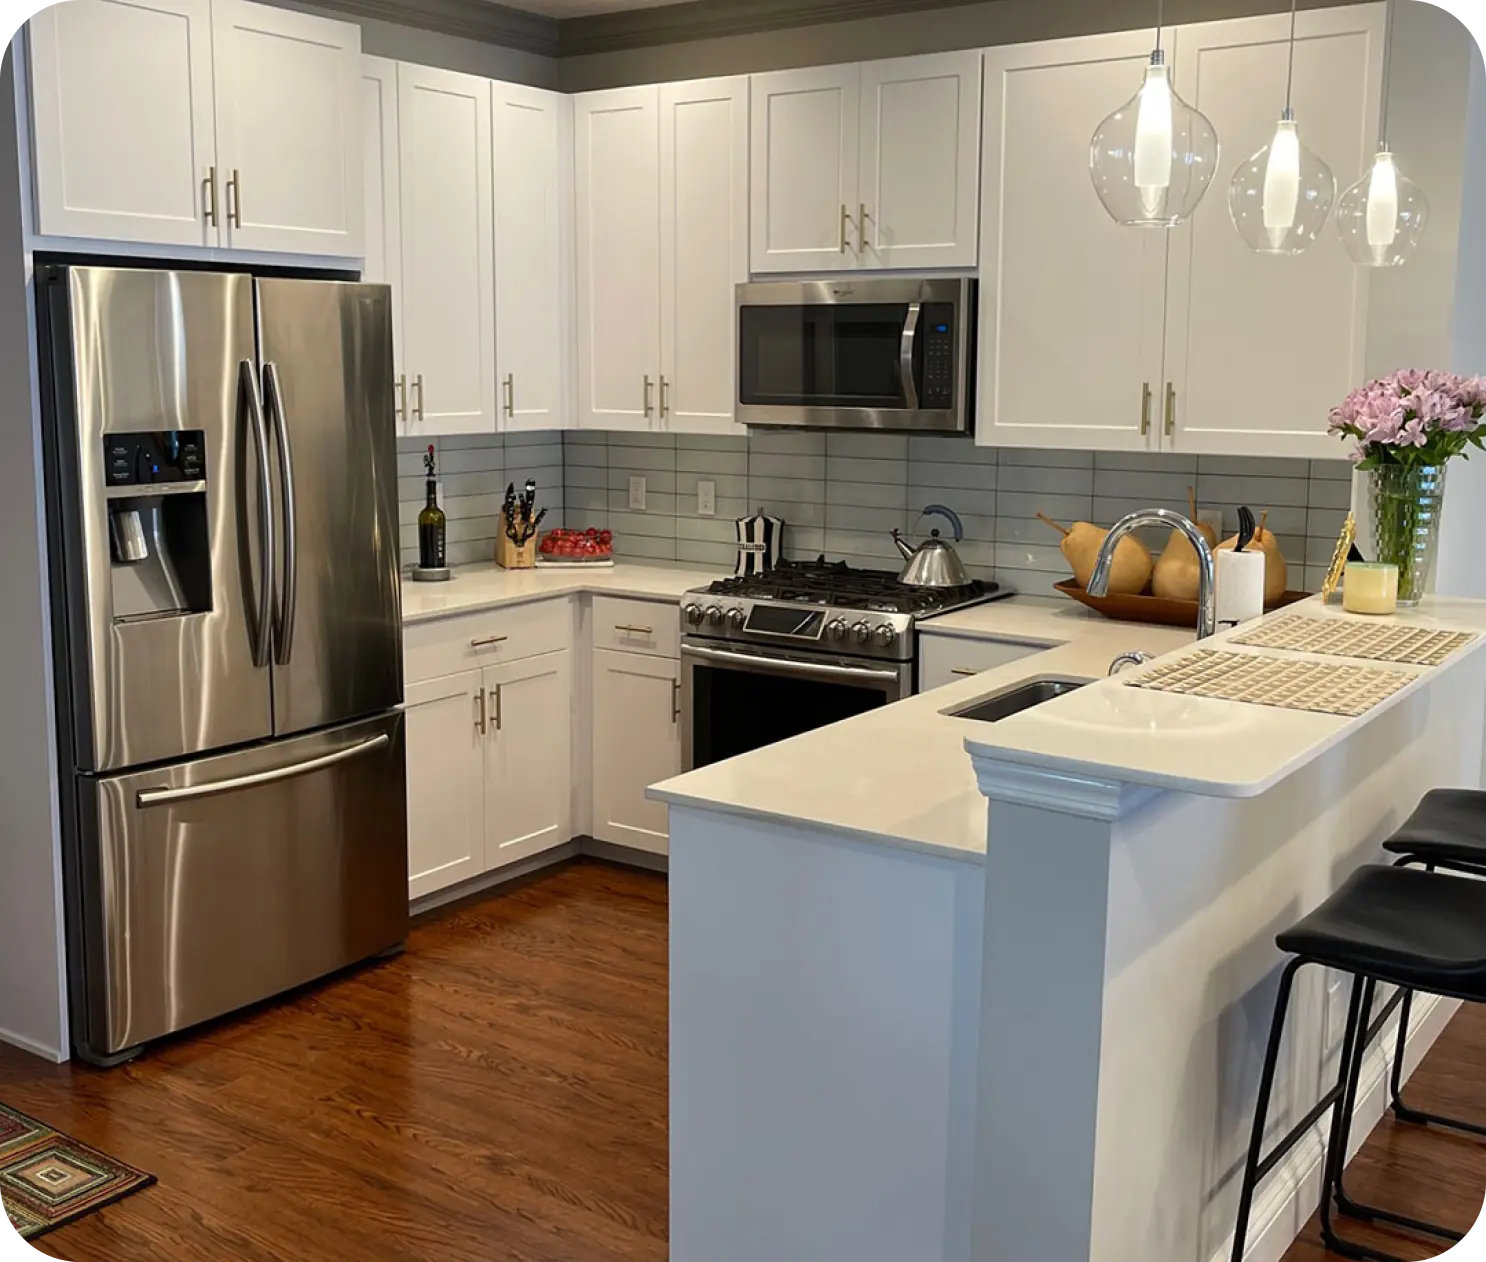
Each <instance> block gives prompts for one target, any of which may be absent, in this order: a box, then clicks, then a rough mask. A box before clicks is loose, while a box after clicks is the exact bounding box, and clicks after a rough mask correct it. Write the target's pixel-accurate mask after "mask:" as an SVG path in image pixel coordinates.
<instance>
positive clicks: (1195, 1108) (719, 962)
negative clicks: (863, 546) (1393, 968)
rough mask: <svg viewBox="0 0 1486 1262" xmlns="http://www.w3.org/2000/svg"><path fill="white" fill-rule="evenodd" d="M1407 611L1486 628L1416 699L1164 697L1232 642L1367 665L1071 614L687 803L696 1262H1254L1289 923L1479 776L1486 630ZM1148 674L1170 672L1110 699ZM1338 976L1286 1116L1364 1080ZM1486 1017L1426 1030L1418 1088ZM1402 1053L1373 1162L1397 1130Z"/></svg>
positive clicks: (1272, 1224) (1294, 1217)
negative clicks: (1238, 1229) (1034, 699)
mask: <svg viewBox="0 0 1486 1262" xmlns="http://www.w3.org/2000/svg"><path fill="white" fill-rule="evenodd" d="M1010 612H1011V611H1001V610H996V609H995V608H994V607H986V608H982V609H977V610H969V611H965V612H964V613H961V614H954V615H950V616H949V618H948V619H946V620H945V621H951V620H954V619H964V620H967V621H974V620H976V619H1004V618H1006V617H1007V616H1008V614H1009V613H1010ZM1287 613H1288V615H1290V616H1293V615H1295V614H1297V613H1298V614H1300V615H1302V616H1306V617H1312V618H1329V617H1339V616H1342V615H1340V614H1339V613H1336V612H1334V611H1333V610H1330V609H1327V608H1325V607H1323V606H1322V605H1321V603H1320V602H1319V600H1315V599H1313V600H1312V601H1310V602H1307V603H1305V604H1303V605H1301V606H1298V607H1296V608H1295V609H1292V610H1290V611H1287ZM1027 616H1028V617H1035V616H1039V615H1037V614H1036V613H1035V612H1032V611H1030V610H1029V612H1028V614H1027ZM1041 616H1055V615H1051V614H1045V615H1041ZM1283 616H1286V615H1285V614H1281V615H1271V619H1270V622H1269V623H1266V624H1264V625H1265V626H1266V627H1268V626H1269V625H1271V624H1272V623H1273V621H1274V619H1275V618H1276V617H1283ZM1389 623H1392V624H1417V625H1422V626H1438V627H1444V628H1449V629H1454V630H1459V631H1462V632H1465V633H1468V635H1470V636H1474V637H1476V638H1471V639H1469V640H1468V641H1466V642H1464V643H1463V644H1462V645H1461V646H1460V647H1459V648H1458V649H1457V650H1456V651H1455V652H1454V653H1453V654H1452V655H1451V656H1449V657H1448V658H1447V659H1446V660H1445V661H1444V662H1443V663H1442V664H1440V665H1438V666H1435V667H1432V668H1421V667H1412V666H1400V665H1382V666H1379V667H1378V668H1379V669H1382V670H1386V671H1397V672H1401V673H1403V675H1404V676H1405V677H1406V682H1405V683H1404V685H1403V687H1401V688H1399V689H1398V690H1397V691H1394V692H1392V694H1391V695H1389V696H1388V697H1387V698H1386V699H1385V700H1383V701H1382V702H1380V703H1378V704H1377V705H1375V706H1373V707H1372V708H1371V709H1369V710H1367V711H1366V712H1365V713H1363V714H1361V715H1360V716H1356V717H1346V716H1342V715H1331V714H1321V713H1309V712H1302V711H1297V710H1291V709H1282V708H1278V707H1273V706H1261V705H1255V704H1247V703H1240V702H1236V701H1222V700H1213V699H1207V698H1201V697H1195V696H1190V695H1172V694H1167V693H1159V692H1153V691H1149V690H1148V689H1146V688H1135V687H1132V686H1130V683H1131V680H1137V679H1144V678H1145V677H1146V676H1148V675H1149V674H1150V673H1151V672H1153V671H1157V670H1159V669H1161V668H1162V667H1163V666H1166V665H1169V664H1170V663H1171V662H1173V661H1177V660H1181V659H1183V658H1185V657H1186V656H1187V655H1188V654H1190V653H1194V652H1199V651H1205V650H1212V649H1217V650H1220V651H1228V650H1229V649H1230V647H1232V650H1233V651H1236V652H1242V653H1252V654H1257V655H1260V656H1269V657H1271V658H1275V657H1278V658H1280V659H1281V660H1287V661H1302V660H1316V661H1322V662H1326V663H1329V664H1331V665H1351V666H1356V665H1357V663H1355V662H1352V663H1347V662H1343V661H1342V660H1341V659H1338V658H1326V659H1321V658H1315V659H1311V658H1306V657H1303V656H1302V655H1299V654H1295V653H1292V652H1277V651H1275V650H1271V649H1259V648H1238V647H1234V646H1231V645H1230V641H1232V640H1233V639H1235V638H1247V636H1245V635H1244V632H1245V631H1248V632H1252V630H1253V628H1252V627H1249V628H1242V629H1240V631H1239V632H1238V633H1233V632H1229V633H1225V634H1224V635H1223V636H1220V637H1218V638H1216V639H1211V640H1207V641H1204V642H1203V644H1202V645H1201V646H1200V647H1199V648H1196V649H1193V648H1189V647H1183V646H1184V644H1185V642H1186V641H1189V640H1190V639H1191V636H1190V634H1186V633H1179V632H1173V631H1167V630H1163V629H1159V628H1149V627H1132V626H1119V625H1118V624H1099V623H1092V624H1090V623H1087V622H1084V621H1081V620H1080V621H1074V620H1073V619H1071V618H1069V619H1066V620H1065V622H1064V626H1065V628H1066V629H1067V630H1068V631H1069V632H1073V634H1067V635H1065V637H1063V638H1062V639H1061V641H1059V638H1058V637H1056V636H1047V637H1045V638H1046V640H1048V641H1052V642H1056V643H1058V647H1053V648H1050V649H1048V650H1047V651H1046V652H1043V653H1038V654H1035V655H1033V656H1030V657H1026V658H1023V659H1021V660H1019V661H1017V662H1014V663H1012V664H1010V665H1007V666H1003V667H1001V668H999V669H997V670H995V671H991V672H988V673H985V674H982V675H980V676H978V677H976V678H973V679H968V680H965V681H963V682H960V683H956V684H952V685H949V686H947V687H945V688H941V689H938V690H936V691H934V692H931V693H927V694H923V695H920V696H918V697H915V698H913V699H911V700H908V701H905V702H902V703H900V704H898V705H896V706H893V707H891V708H889V709H888V710H884V711H878V712H875V713H873V714H869V715H865V716H863V717H861V718H858V719H853V720H850V721H848V722H845V723H842V724H838V725H836V726H834V727H831V728H828V729H824V730H822V731H818V732H814V733H810V734H807V735H805V736H802V737H799V738H797V739H795V740H792V741H788V742H784V743H782V744H778V745H775V746H771V747H769V748H767V749H764V750H760V751H758V752H756V753H753V754H749V755H745V756H744V757H742V758H738V759H734V760H732V761H730V762H728V763H725V764H722V765H719V766H715V767H708V768H704V769H701V770H699V771H696V772H693V773H691V774H688V775H685V776H682V777H679V778H677V779H675V780H672V781H669V782H667V783H665V784H662V785H659V786H657V787H656V788H655V789H654V790H652V792H653V794H654V795H655V796H657V797H658V798H661V799H663V800H664V801H666V802H667V803H669V805H670V811H671V816H670V835H671V841H670V873H671V960H672V964H671V1113H670V1125H671V1171H672V1174H671V1178H672V1184H671V1232H672V1237H671V1238H672V1251H673V1256H674V1257H677V1258H678V1259H694V1258H707V1259H709V1260H711V1262H743V1260H744V1259H753V1258H757V1257H761V1256H767V1257H851V1258H853V1259H855V1260H858V1262H878V1260H881V1262H889V1260H890V1259H891V1260H893V1262H897V1260H900V1259H904V1258H914V1259H943V1260H945V1262H951V1260H953V1262H968V1259H970V1258H982V1257H991V1256H994V1257H996V1258H997V1259H1005V1260H1006V1262H1032V1260H1033V1259H1050V1258H1057V1259H1073V1258H1080V1259H1082V1258H1089V1259H1097V1260H1098V1262H1115V1260H1116V1259H1128V1258H1161V1259H1169V1258H1170V1259H1174V1258H1194V1259H1202V1260H1203V1262H1206V1260H1207V1259H1210V1258H1217V1257H1219V1256H1220V1255H1221V1254H1222V1252H1223V1250H1224V1248H1225V1245H1226V1242H1227V1240H1228V1237H1229V1233H1230V1231H1231V1228H1232V1222H1233V1210H1234V1205H1235V1202H1236V1197H1237V1170H1238V1168H1239V1165H1240V1162H1241V1160H1242V1155H1243V1151H1244V1146H1245V1143H1246V1139H1247V1131H1248V1125H1249V1121H1250V1117H1251V1109H1252V1103H1253V1097H1254V1091H1255V1086H1256V1083H1257V1078H1258V1073H1259V1065H1260V1059H1261V1054H1262V1046H1263V1039H1264V1035H1265V1031H1266V1029H1267V1023H1268V1019H1269V1015H1270V1010H1271V1006H1272V1003H1273V995H1274V986H1275V982H1276V979H1277V975H1278V969H1279V964H1280V957H1279V954H1278V952H1277V951H1276V949H1275V947H1274V935H1275V933H1276V932H1277V931H1278V930H1280V929H1283V928H1284V927H1286V926H1287V925H1289V924H1290V923H1291V922H1293V921H1295V920H1296V919H1298V918H1299V917H1300V916H1301V915H1302V914H1304V913H1305V912H1306V911H1308V910H1310V909H1311V908H1312V907H1314V906H1316V905H1317V904H1318V903H1319V902H1321V901H1322V900H1323V899H1324V898H1325V897H1326V896H1327V895H1328V894H1329V893H1330V892H1331V891H1332V890H1333V889H1335V888H1336V886H1337V885H1338V884H1340V882H1341V881H1342V880H1343V879H1344V878H1345V877H1346V875H1347V874H1348V873H1349V872H1350V871H1351V870H1352V869H1354V868H1355V867H1356V866H1358V865H1359V864H1361V863H1364V862H1367V861H1369V860H1371V859H1372V858H1373V856H1374V855H1375V853H1376V851H1377V847H1378V845H1379V843H1380V842H1381V841H1382V839H1383V838H1384V837H1386V836H1387V835H1388V833H1389V832H1391V831H1392V829H1393V828H1395V827H1396V826H1397V825H1398V824H1399V823H1400V822H1401V821H1402V819H1403V818H1404V817H1405V816H1406V815H1407V814H1408V813H1409V811H1411V810H1412V808H1413V807H1414V805H1415V804H1416V802H1417V800H1418V798H1419V797H1420V796H1421V795H1422V794H1423V792H1425V791H1426V790H1427V789H1429V788H1431V787H1434V786H1437V785H1467V786H1476V785H1479V784H1480V783H1481V781H1482V749H1483V718H1482V715H1483V713H1486V654H1482V653H1481V652H1480V649H1481V648H1482V647H1483V645H1486V639H1482V638H1479V637H1480V635H1481V633H1482V632H1486V604H1482V603H1479V602H1466V601H1451V600H1435V601H1429V602H1426V604H1425V605H1424V606H1423V607H1422V608H1421V609H1419V610H1417V611H1414V612H1412V613H1410V614H1406V615H1402V614H1401V615H1399V616H1398V617H1396V618H1394V619H1389V620H1386V621H1385V622H1384V623H1376V622H1375V623H1374V624H1373V625H1387V624H1389ZM1095 628H1097V630H1096V629H1095ZM1003 633H1005V632H1003ZM1028 638H1035V637H1033V636H1031V635H1029V636H1028ZM1129 649H1144V650H1146V651H1155V652H1168V656H1167V657H1165V658H1162V659H1160V661H1159V662H1157V663H1155V664H1153V665H1148V666H1145V667H1141V668H1139V669H1138V670H1135V671H1131V672H1129V673H1128V674H1126V675H1124V676H1122V677H1120V678H1118V679H1109V680H1104V679H1100V678H1099V677H1101V676H1103V675H1104V672H1105V670H1106V668H1107V667H1108V665H1109V663H1110V659H1111V658H1112V657H1113V656H1114V655H1115V654H1116V653H1119V652H1123V651H1126V650H1129ZM1171 650H1175V651H1174V652H1171ZM1369 665H1373V664H1372V663H1369ZM1047 677H1071V678H1085V679H1089V678H1093V679H1095V680H1096V682H1094V683H1092V684H1091V685H1090V686H1088V687H1084V688H1081V689H1078V690H1077V691H1074V692H1073V693H1071V694H1070V695H1067V696H1063V697H1059V698H1057V699H1055V700H1052V701H1048V702H1046V703H1045V704H1043V705H1041V706H1038V707H1037V708H1035V709H1030V710H1027V711H1024V712H1022V713H1020V714H1016V715H1014V716H1012V717H1010V718H1007V719H1004V720H1002V721H1000V722H996V723H994V724H989V723H982V722H975V721H971V720H968V719H964V718H958V717H954V716H953V715H952V714H950V713H948V712H950V711H954V710H957V709H961V708H964V707H965V706H966V705H968V704H970V703H973V702H974V701H976V700H977V699H979V698H983V697H986V696H989V695H992V694H997V693H1000V692H1002V691H1003V690H1005V689H1006V688H1008V687H1010V686H1012V685H1015V684H1017V683H1018V682H1020V681H1023V680H1026V679H1030V678H1047ZM987 800H988V801H989V808H988V809H987V805H986V802H987ZM1308 972H1309V973H1311V974H1313V975H1312V976H1310V977H1309V978H1307V984H1305V985H1302V986H1300V988H1299V989H1298V990H1297V994H1296V997H1295V998H1294V1000H1293V1005H1294V1006H1293V1009H1292V1012H1293V1014H1294V1015H1293V1016H1292V1021H1294V1023H1295V1031H1296V1034H1295V1037H1294V1039H1293V1042H1292V1044H1291V1047H1290V1050H1289V1052H1288V1053H1287V1057H1286V1060H1285V1062H1284V1063H1283V1064H1282V1070H1281V1074H1280V1078H1279V1085H1278V1087H1277V1093H1276V1101H1275V1104H1274V1106H1273V1110H1272V1114H1271V1116H1272V1118H1273V1119H1274V1122H1275V1125H1276V1127H1277V1128H1278V1127H1279V1125H1280V1123H1281V1122H1282V1121H1283V1122H1284V1123H1285V1124H1286V1125H1288V1124H1291V1123H1293V1121H1295V1120H1296V1119H1298V1118H1299V1117H1300V1116H1301V1115H1303V1114H1304V1112H1305V1111H1306V1110H1307V1109H1308V1108H1309V1106H1310V1105H1311V1104H1312V1103H1313V1102H1314V1101H1315V1100H1316V1099H1317V1098H1319V1096H1320V1095H1321V1094H1322V1093H1323V1091H1324V1087H1323V1086H1322V1083H1323V1080H1324V1078H1325V1076H1326V1075H1329V1074H1330V1073H1332V1072H1334V1070H1333V1068H1332V1066H1331V1065H1328V1063H1327V1059H1328V1055H1330V1056H1331V1057H1332V1061H1333V1063H1334V1053H1335V1047H1336V1044H1337V1043H1338V1042H1339V1039H1340V1032H1341V1022H1342V1018H1343V1013H1344V1010H1345V1001H1346V989H1345V986H1344V985H1342V984H1340V983H1338V982H1337V981H1336V979H1334V978H1326V977H1323V976H1322V975H1321V974H1320V971H1319V970H1308ZM1303 976H1305V975H1303ZM1452 1011H1453V1006H1452V1005H1450V1004H1447V1003H1442V1002H1441V1003H1430V1002H1428V1001H1426V1002H1425V1003H1423V1004H1422V1005H1421V1006H1420V1007H1418V1008H1417V1009H1416V1014H1415V1029H1414V1035H1413V1038H1412V1041H1411V1045H1410V1059H1409V1063H1410V1066H1412V1064H1414V1063H1416V1062H1417V1059H1418V1057H1419V1056H1420V1055H1422V1053H1423V1051H1424V1050H1426V1049H1427V1047H1428V1045H1429V1043H1430V1042H1431V1041H1432V1040H1433V1038H1434V1037H1435V1036H1436V1035H1437V1034H1438V1032H1439V1030H1440V1029H1441V1028H1442V1027H1443V1024H1444V1022H1445V1021H1446V1020H1447V1019H1448V1017H1449V1015H1450V1014H1451V1012H1452ZM1387 1045H1388V1041H1387V1039H1386V1038H1385V1039H1384V1040H1383V1042H1382V1044H1380V1045H1379V1046H1387ZM1371 1055H1372V1060H1371V1061H1370V1062H1369V1063H1368V1065H1367V1066H1366V1067H1365V1068H1364V1075H1363V1092H1364V1095H1363V1101H1362V1104H1361V1105H1360V1106H1359V1114H1360V1117H1361V1121H1362V1125H1360V1126H1359V1127H1358V1128H1357V1131H1356V1135H1355V1138H1356V1141H1357V1142H1360V1141H1361V1138H1362V1135H1363V1134H1364V1133H1365V1131H1366V1129H1368V1128H1369V1127H1370V1126H1371V1124H1372V1123H1373V1121H1375V1120H1376V1118H1377V1116H1378V1115H1379V1111H1380V1109H1381V1093H1380V1081H1381V1078H1382V1075H1383V1073H1384V1069H1385V1061H1384V1054H1383V1052H1382V1051H1380V1050H1378V1047H1375V1048H1374V1049H1373V1051H1372V1053H1371ZM1320 1146H1321V1137H1320V1131H1319V1129H1318V1131H1317V1132H1316V1134H1315V1135H1314V1136H1312V1137H1311V1138H1310V1139H1308V1141H1307V1142H1305V1143H1302V1144H1301V1145H1300V1146H1299V1147H1297V1149H1296V1150H1295V1151H1294V1152H1293V1153H1292V1154H1290V1157H1289V1159H1288V1161H1287V1163H1286V1165H1285V1166H1284V1167H1282V1168H1281V1170H1280V1171H1278V1172H1277V1174H1276V1176H1275V1177H1274V1178H1273V1179H1271V1180H1270V1181H1269V1182H1268V1183H1267V1184H1266V1185H1265V1186H1264V1187H1263V1188H1262V1189H1261V1193H1260V1200H1259V1203H1258V1205H1257V1206H1256V1212H1255V1218H1254V1227H1253V1229H1252V1231H1251V1256H1253V1257H1256V1258H1278V1257H1279V1256H1280V1254H1281V1253H1282V1252H1283V1250H1284V1246H1285V1245H1286V1244H1288V1242H1289V1241H1290V1239H1292V1238H1293V1236H1294V1235H1295V1233H1296V1232H1297V1231H1298V1230H1299V1227H1300V1225H1301V1224H1302V1223H1303V1222H1304V1220H1305V1218H1306V1216H1307V1215H1308V1214H1309V1212H1310V1210H1311V1209H1312V1208H1313V1206H1314V1198H1315V1186H1316V1174H1317V1169H1316V1167H1317V1166H1318V1163H1319V1159H1320V1150H1321V1148H1320Z"/></svg>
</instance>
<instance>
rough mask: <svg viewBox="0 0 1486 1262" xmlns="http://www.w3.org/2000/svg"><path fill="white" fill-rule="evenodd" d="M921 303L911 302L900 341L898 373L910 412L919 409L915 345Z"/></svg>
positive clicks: (905, 403)
mask: <svg viewBox="0 0 1486 1262" xmlns="http://www.w3.org/2000/svg"><path fill="white" fill-rule="evenodd" d="M921 310H922V307H921V306H920V304H918V303H916V302H910V303H909V304H908V315H907V316H906V317H905V318H904V320H903V337H902V340H901V341H900V342H899V343H898V375H899V377H900V378H901V379H902V382H903V400H904V405H905V406H906V407H907V409H908V410H909V411H910V412H917V411H918V383H917V382H916V381H915V380H914V379H913V346H914V343H915V342H917V341H918V317H919V312H920V311H921Z"/></svg>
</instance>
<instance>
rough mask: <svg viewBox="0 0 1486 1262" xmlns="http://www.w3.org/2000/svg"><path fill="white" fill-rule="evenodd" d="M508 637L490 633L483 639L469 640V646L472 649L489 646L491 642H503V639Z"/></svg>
mask: <svg viewBox="0 0 1486 1262" xmlns="http://www.w3.org/2000/svg"><path fill="white" fill-rule="evenodd" d="M509 638H510V637H509V636H504V635H490V636H486V637H485V639H483V640H471V641H470V648H472V649H483V648H489V647H490V646H491V645H492V644H501V643H503V642H504V641H505V640H507V639H509Z"/></svg>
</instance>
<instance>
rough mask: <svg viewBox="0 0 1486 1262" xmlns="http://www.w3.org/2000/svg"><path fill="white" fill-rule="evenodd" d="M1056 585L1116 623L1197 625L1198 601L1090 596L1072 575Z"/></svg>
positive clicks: (1287, 597) (1273, 605)
mask: <svg viewBox="0 0 1486 1262" xmlns="http://www.w3.org/2000/svg"><path fill="white" fill-rule="evenodd" d="M1056 586H1057V589H1058V590H1059V591H1060V592H1062V593H1063V595H1065V596H1067V597H1069V598H1071V599H1073V600H1076V601H1078V603H1079V604H1081V605H1087V606H1088V607H1089V608H1090V609H1093V610H1095V611H1096V612H1097V613H1102V614H1103V615H1104V616H1105V617H1106V618H1113V619H1115V620H1116V621H1117V622H1154V623H1158V624H1159V625H1161V626H1163V627H1191V626H1196V625H1197V602H1196V601H1195V600H1165V599H1163V598H1162V597H1160V596H1090V595H1089V593H1088V592H1086V591H1084V589H1083V588H1082V587H1080V586H1079V585H1078V584H1077V583H1075V582H1074V581H1073V580H1072V579H1071V578H1070V579H1066V580H1065V581H1063V582H1061V583H1058V584H1056ZM1309 595H1310V593H1309V592H1284V593H1283V594H1282V595H1281V596H1280V598H1279V599H1278V600H1274V601H1271V602H1270V603H1269V605H1268V606H1267V607H1266V612H1268V610H1270V609H1283V608H1284V607H1285V606H1286V605H1293V604H1294V603H1295V602H1296V601H1298V600H1304V599H1305V598H1306V597H1307V596H1309Z"/></svg>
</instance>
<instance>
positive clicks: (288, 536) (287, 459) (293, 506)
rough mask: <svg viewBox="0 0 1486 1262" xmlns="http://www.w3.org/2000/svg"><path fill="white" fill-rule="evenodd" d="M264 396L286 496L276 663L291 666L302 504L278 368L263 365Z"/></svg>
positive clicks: (297, 598) (297, 599) (297, 596)
mask: <svg viewBox="0 0 1486 1262" xmlns="http://www.w3.org/2000/svg"><path fill="white" fill-rule="evenodd" d="M263 384H264V390H263V397H264V402H265V403H267V405H268V414H269V416H271V417H272V418H273V426H274V447H275V448H276V449H277V451H278V457H279V484H280V486H281V488H282V490H283V495H284V578H283V583H284V596H283V601H282V603H281V604H280V605H279V623H278V629H277V630H278V634H277V639H278V652H277V654H276V655H275V658H274V660H275V661H277V662H278V664H279V665H280V666H287V665H289V659H290V657H291V656H292V655H293V653H294V620H295V610H296V607H297V605H298V604H299V566H298V564H297V563H296V556H295V554H296V552H297V551H298V544H297V540H296V537H295V536H296V530H295V527H296V525H297V523H298V520H299V501H298V500H297V499H296V498H295V496H294V460H293V458H292V457H291V455H290V452H289V419H288V417H287V416H285V415H284V388H283V386H282V385H281V384H280V382H279V366H278V365H277V364H272V363H270V364H264V365H263Z"/></svg>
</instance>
